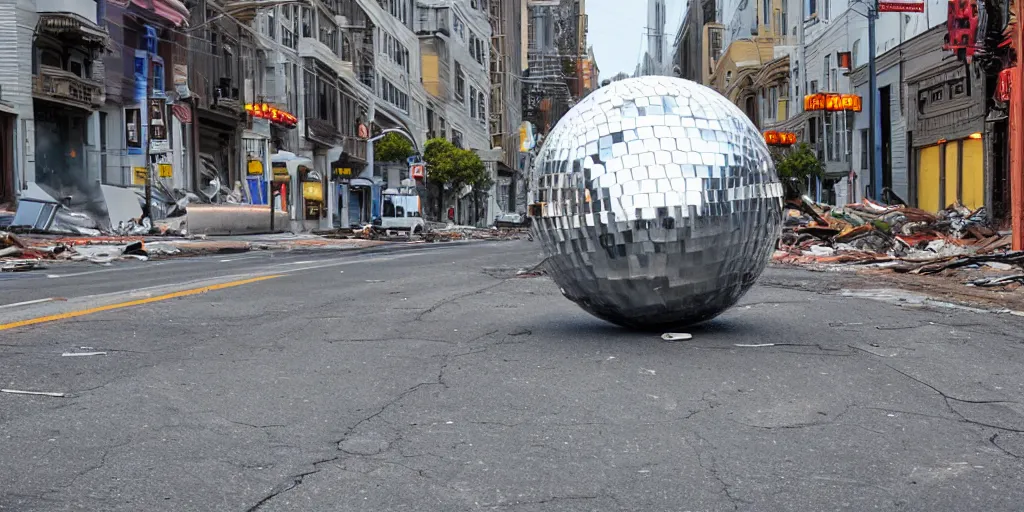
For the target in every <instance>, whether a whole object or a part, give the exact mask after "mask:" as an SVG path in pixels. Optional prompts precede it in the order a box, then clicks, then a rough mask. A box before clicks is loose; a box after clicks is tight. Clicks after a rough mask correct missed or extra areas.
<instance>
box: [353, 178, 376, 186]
mask: <svg viewBox="0 0 1024 512" xmlns="http://www.w3.org/2000/svg"><path fill="white" fill-rule="evenodd" d="M348 186H349V187H372V186H373V182H372V181H370V180H369V179H367V178H352V181H350V182H348Z"/></svg>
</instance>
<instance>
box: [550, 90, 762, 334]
mask: <svg viewBox="0 0 1024 512" xmlns="http://www.w3.org/2000/svg"><path fill="white" fill-rule="evenodd" d="M598 120H599V121H600V122H598ZM605 123H607V124H605ZM531 172H533V173H535V174H538V175H539V176H537V178H538V179H536V180H534V183H538V184H539V187H540V189H539V190H538V197H540V198H543V199H541V200H542V201H547V205H546V208H545V210H544V211H543V213H542V215H540V216H539V217H538V218H535V219H534V222H533V223H532V226H533V227H532V229H533V231H534V235H535V236H536V237H537V239H538V240H539V241H540V242H541V244H542V245H543V247H544V251H545V253H546V254H547V256H548V260H547V262H548V266H549V274H550V275H551V277H552V279H553V280H554V281H555V283H556V284H557V285H558V286H559V287H560V288H561V289H562V290H563V291H564V293H565V296H566V297H567V298H569V299H570V300H572V301H574V302H575V303H577V304H578V305H579V306H580V307H582V308H583V309H584V310H586V311H588V312H590V313H591V314H593V315H595V316H597V317H599V318H603V319H605V320H607V321H610V322H613V323H616V324H619V325H623V326H627V327H633V328H642V329H665V328H669V327H675V326H682V325H686V324H692V323H695V322H701V321H705V320H708V319H711V318H713V317H715V316H717V315H718V314H720V313H722V312H723V311H725V310H726V309H728V308H729V307H730V306H732V305H733V304H735V303H736V302H737V301H738V300H739V298H740V297H741V296H742V295H743V294H744V293H745V292H746V291H747V290H748V289H749V288H750V286H751V285H752V284H753V283H754V281H755V280H756V279H757V277H758V276H759V275H760V274H761V272H762V271H763V270H764V268H765V266H766V264H767V262H768V258H769V256H770V255H771V251H772V249H773V248H774V242H775V239H776V237H777V236H778V234H779V231H780V228H781V222H782V220H781V219H782V215H781V211H782V186H781V184H780V183H779V181H778V178H777V177H776V175H775V169H774V165H773V164H772V160H771V157H770V154H769V153H768V148H767V146H765V144H764V139H763V137H762V135H761V134H760V133H759V132H758V130H757V129H756V127H754V125H753V124H752V123H751V122H750V120H749V119H747V118H746V116H745V115H744V114H743V113H742V112H741V111H740V110H739V109H738V108H737V107H736V106H734V105H733V104H731V103H730V102H728V101H727V100H726V99H725V98H723V97H722V96H720V95H719V94H718V93H716V92H714V91H712V90H711V89H708V88H706V87H704V86H701V85H699V84H696V83H693V82H689V81H686V80H680V79H675V78H670V77H642V78H637V79H627V80H623V81H619V82H613V83H612V84H610V85H608V86H606V87H602V88H600V89H598V90H597V91H595V92H594V93H592V94H591V95H590V96H588V97H586V98H584V99H583V100H582V101H581V102H580V103H579V104H577V105H576V106H575V107H573V108H572V109H571V110H570V111H569V112H568V113H567V114H566V115H565V116H563V118H562V119H561V120H559V122H558V123H557V125H556V126H555V128H554V129H553V130H552V131H551V133H549V134H548V136H547V138H546V139H545V142H544V144H543V146H542V147H541V148H540V150H539V151H538V155H537V158H536V159H535V161H534V166H533V168H532V170H531ZM547 178H550V179H547Z"/></svg>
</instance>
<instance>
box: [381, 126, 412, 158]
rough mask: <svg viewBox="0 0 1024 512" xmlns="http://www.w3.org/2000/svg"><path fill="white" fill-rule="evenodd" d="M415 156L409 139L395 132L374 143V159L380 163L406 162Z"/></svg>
mask: <svg viewBox="0 0 1024 512" xmlns="http://www.w3.org/2000/svg"><path fill="white" fill-rule="evenodd" d="M415 154H416V150H415V149H413V147H412V143H411V142H409V139H406V138H405V137H403V136H402V135H399V134H398V133H395V132H390V133H387V134H386V135H384V136H383V137H381V138H380V140H378V141H377V142H374V143H373V159H374V160H376V161H378V162H405V161H406V159H408V158H409V157H410V156H413V155H415Z"/></svg>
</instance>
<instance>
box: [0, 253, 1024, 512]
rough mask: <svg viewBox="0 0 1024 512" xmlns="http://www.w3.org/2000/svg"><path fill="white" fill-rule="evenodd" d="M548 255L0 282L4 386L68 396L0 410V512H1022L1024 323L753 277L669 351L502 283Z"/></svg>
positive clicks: (116, 269) (104, 273) (778, 275)
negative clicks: (722, 310) (748, 287)
mask: <svg viewBox="0 0 1024 512" xmlns="http://www.w3.org/2000/svg"><path fill="white" fill-rule="evenodd" d="M541 260H542V256H541V255H540V246H539V245H538V244H537V243H531V242H527V241H525V240H522V241H514V242H499V243H475V244H449V245H444V246H440V245H439V246H429V247H427V246H424V247H422V248H415V249H406V250H401V251H387V250H381V251H364V252H352V253H347V254H340V255H339V254H325V253H318V254H315V255H310V254H302V253H273V252H265V253H248V254H244V255H220V256H211V257H204V258H194V259H177V260H167V261H162V262H148V263H139V264H130V263H125V264H121V265H114V266H110V267H99V266H95V265H92V266H89V265H85V264H81V265H59V266H54V267H51V268H50V269H47V270H43V271H37V272H29V273H24V274H5V275H0V292H2V293H0V387H2V388H4V389H11V390H27V391H43V392H52V393H64V394H65V395H64V396H63V397H52V396H36V395H25V394H15V393H7V392H4V393H0V441H2V442H0V460H2V461H3V464H2V465H0V482H3V483H2V484H0V510H11V511H18V512H23V511H84V510H88V511H100V510H102V511H110V512H114V511H143V510H144V511H162V510H166V511H257V510H258V511H261V512H263V511H384V510H389V511H390V510H394V511H414V510H415V511H461V510H492V509H502V510H504V509H509V510H517V511H553V510H559V511H562V510H568V511H584V510H586V511H608V510H653V511H669V510H671V511H684V510H690V511H719V510H722V511H730V510H770V511H788V510H792V511H810V510H814V511H826V510H915V511H916V510H920V511H936V510H979V511H980V510H984V511H1010V510H1020V506H1021V505H1020V504H1021V503H1024V405H1021V404H1022V403H1024V384H1022V381H1021V377H1020V375H1021V367H1022V366H1021V364H1022V362H1024V337H1022V336H1021V335H1020V332H1021V327H1022V326H1024V318H1021V317H1018V316H1013V315H1009V314H993V313H987V312H981V311H975V310H970V309H966V308H955V307H940V306H935V305H927V304H924V305H922V304H917V303H915V302H914V301H912V300H911V301H907V300H902V301H901V300H899V298H898V297H897V298H895V299H893V298H891V297H890V298H889V300H880V299H879V298H872V297H871V295H872V293H871V292H865V291H864V290H865V289H868V288H870V284H871V283H864V282H863V280H858V278H857V277H855V276H852V275H844V274H839V273H812V272H806V271H801V270H789V269H781V268H773V267H769V269H768V270H767V271H766V272H765V274H764V275H763V276H762V278H761V281H760V283H759V285H757V286H755V288H754V289H753V290H752V291H751V292H750V293H748V294H747V295H746V296H745V297H744V298H743V299H741V301H740V304H738V305H737V306H735V307H733V308H732V309H730V310H729V311H728V312H726V314H724V315H723V316H721V317H719V318H718V319H716V320H714V321H712V322H709V323H707V324H704V325H699V326H695V327H691V328H689V329H688V330H686V331H685V332H688V333H690V334H692V335H693V339H691V340H687V341H679V342H665V341H663V340H662V339H661V337H660V336H658V335H657V334H651V333H633V332H630V331H626V330H623V329H620V328H617V327H614V326H612V325H609V324H606V323H603V322H602V321H600V320H598V319H596V318H593V317H591V316H589V315H588V314H586V313H584V312H583V311H582V310H580V309H579V308H577V307H576V306H575V305H574V304H572V303H571V302H569V301H568V300H566V299H564V298H562V297H561V295H560V293H559V290H558V288H557V287H556V286H555V285H554V284H553V283H552V282H551V280H550V279H549V278H548V277H546V276H539V277H532V276H529V275H527V276H517V275H516V274H517V272H518V271H520V270H528V269H531V268H533V267H534V266H536V265H537V264H539V263H540V262H541ZM850 290H859V291H850ZM882 298H883V299H884V297H882ZM40 319H44V320H45V321H43V320H40ZM12 325H17V326H14V327H11V326H12ZM89 352H105V354H102V355H84V356H62V354H64V353H71V354H74V353H89Z"/></svg>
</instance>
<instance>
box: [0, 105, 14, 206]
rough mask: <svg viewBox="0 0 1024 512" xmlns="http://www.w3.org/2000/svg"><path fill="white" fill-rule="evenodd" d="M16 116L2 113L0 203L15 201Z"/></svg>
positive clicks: (0, 119)
mask: <svg viewBox="0 0 1024 512" xmlns="http://www.w3.org/2000/svg"><path fill="white" fill-rule="evenodd" d="M14 189H15V187H14V116H11V115H7V114H0V204H4V203H9V202H12V201H14Z"/></svg>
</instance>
